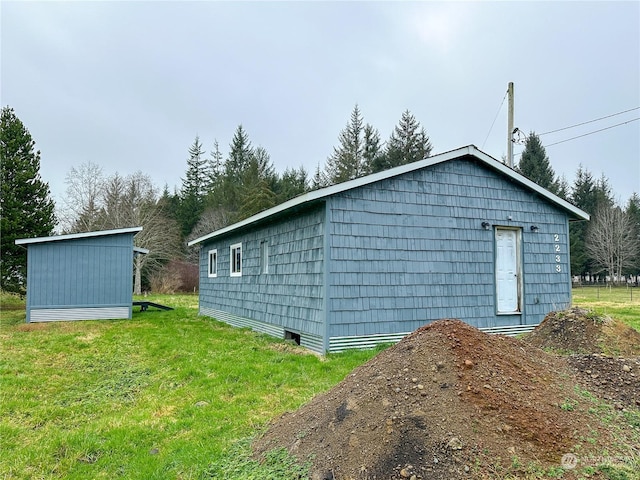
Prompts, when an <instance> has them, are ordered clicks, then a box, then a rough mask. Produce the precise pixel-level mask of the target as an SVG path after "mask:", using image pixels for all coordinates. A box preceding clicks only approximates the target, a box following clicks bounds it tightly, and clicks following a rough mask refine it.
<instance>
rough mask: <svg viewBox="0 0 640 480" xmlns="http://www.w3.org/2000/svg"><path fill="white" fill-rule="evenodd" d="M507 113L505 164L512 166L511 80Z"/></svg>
mask: <svg viewBox="0 0 640 480" xmlns="http://www.w3.org/2000/svg"><path fill="white" fill-rule="evenodd" d="M507 96H508V97H509V113H508V117H507V166H508V167H509V168H513V141H512V139H513V82H509V88H508V90H507Z"/></svg>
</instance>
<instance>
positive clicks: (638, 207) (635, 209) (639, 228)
mask: <svg viewBox="0 0 640 480" xmlns="http://www.w3.org/2000/svg"><path fill="white" fill-rule="evenodd" d="M625 213H626V214H627V216H628V217H629V223H630V224H631V228H632V229H633V235H634V238H636V239H637V240H638V241H640V196H638V194H637V193H634V194H633V195H632V196H631V198H629V201H628V202H627V208H626V209H625ZM635 259H636V261H635V264H634V267H633V268H631V270H630V272H629V273H631V274H632V275H640V251H638V252H637V253H636V255H635Z"/></svg>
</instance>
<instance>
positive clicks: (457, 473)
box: [254, 320, 635, 480]
mask: <svg viewBox="0 0 640 480" xmlns="http://www.w3.org/2000/svg"><path fill="white" fill-rule="evenodd" d="M634 368H635V367H634ZM634 371H635V370H634ZM576 382H577V380H576V378H575V377H574V375H573V370H572V368H571V367H569V365H568V364H567V360H566V359H565V358H561V357H558V356H555V355H551V354H548V353H545V352H544V351H543V350H541V349H539V348H537V347H534V346H531V345H529V344H527V343H524V342H522V341H520V340H517V339H515V338H510V337H505V336H501V335H488V334H484V333H482V332H480V331H479V330H477V329H475V328H473V327H471V326H469V325H467V324H465V323H463V322H461V321H458V320H442V321H438V322H434V323H432V324H430V325H428V326H426V327H423V328H421V329H419V330H417V331H415V332H414V333H412V334H411V335H409V336H407V337H405V338H404V339H403V340H402V341H401V342H399V343H398V344H397V345H395V346H393V347H391V348H389V349H387V350H385V351H383V352H381V353H380V354H379V355H377V356H376V357H375V358H373V359H372V360H370V361H369V362H367V363H366V364H364V365H362V366H361V367H359V368H357V369H355V370H354V371H353V372H352V373H351V374H350V375H348V376H347V377H346V378H345V379H344V380H343V381H342V382H341V383H340V384H338V385H337V386H336V387H335V388H333V389H332V390H330V391H329V392H326V393H323V394H320V395H318V396H316V397H315V398H313V399H312V400H311V401H310V402H309V403H308V404H307V405H305V406H303V407H302V408H300V409H299V410H298V411H296V412H293V413H287V414H285V415H283V416H281V417H280V418H278V419H276V420H275V421H274V422H273V423H272V425H271V426H270V428H269V429H268V431H267V432H266V433H265V434H264V435H263V436H262V437H261V438H259V439H258V440H256V442H255V443H254V451H255V454H256V456H258V457H260V456H261V455H263V454H264V453H266V452H267V451H270V450H272V449H274V448H280V447H284V448H286V449H287V450H288V451H289V452H290V453H291V454H293V455H294V456H296V457H297V458H298V459H299V460H301V461H306V460H310V461H311V462H312V470H311V471H312V475H311V478H312V479H313V480H333V479H336V480H337V479H340V480H342V479H345V480H346V479H350V480H356V479H362V480H364V479H367V480H375V479H386V480H388V479H414V480H417V479H433V480H444V479H451V478H504V477H505V476H507V474H518V472H520V473H522V472H526V471H527V470H526V468H530V465H532V464H535V465H537V466H538V467H536V468H541V469H547V468H551V469H553V468H556V469H558V468H560V466H561V458H562V456H563V455H564V454H566V453H569V452H573V451H576V450H579V451H580V454H581V455H587V454H589V453H590V452H591V453H593V454H594V455H596V454H597V452H598V449H599V448H602V445H613V441H612V440H611V437H610V433H609V431H608V429H607V428H604V427H599V426H598V425H599V424H598V422H597V421H595V419H594V415H593V413H592V412H589V411H588V410H589V405H588V403H587V402H584V401H583V399H581V398H580V397H579V393H578V392H577V391H576V389H575V388H574V385H575V384H576ZM586 439H589V440H586ZM527 466H528V467H527ZM563 478H565V479H566V478H574V477H572V476H571V472H568V473H566V474H565V476H564V477H563ZM592 478H598V477H597V476H594V477H592Z"/></svg>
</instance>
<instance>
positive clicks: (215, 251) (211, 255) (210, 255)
mask: <svg viewBox="0 0 640 480" xmlns="http://www.w3.org/2000/svg"><path fill="white" fill-rule="evenodd" d="M212 258H213V261H211V260H212ZM208 259H209V260H208V262H207V276H208V277H209V278H215V277H217V276H218V249H217V248H214V249H212V250H209V253H208ZM211 266H213V271H211V270H212V269H211Z"/></svg>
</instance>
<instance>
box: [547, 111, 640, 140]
mask: <svg viewBox="0 0 640 480" xmlns="http://www.w3.org/2000/svg"><path fill="white" fill-rule="evenodd" d="M636 120H640V117H636V118H632V119H631V120H627V121H626V122H622V123H617V124H615V125H610V126H608V127H604V128H601V129H599V130H594V131H593V132H588V133H584V134H582V135H578V136H576V137H571V138H567V139H566V140H560V141H559V142H555V143H550V144H548V145H545V147H550V146H552V145H558V144H559V143H564V142H568V141H569V140H575V139H576V138H582V137H586V136H587V135H593V134H594V133H598V132H603V131H605V130H609V129H610V128H614V127H619V126H621V125H626V124H627V123H631V122H635V121H636Z"/></svg>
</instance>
